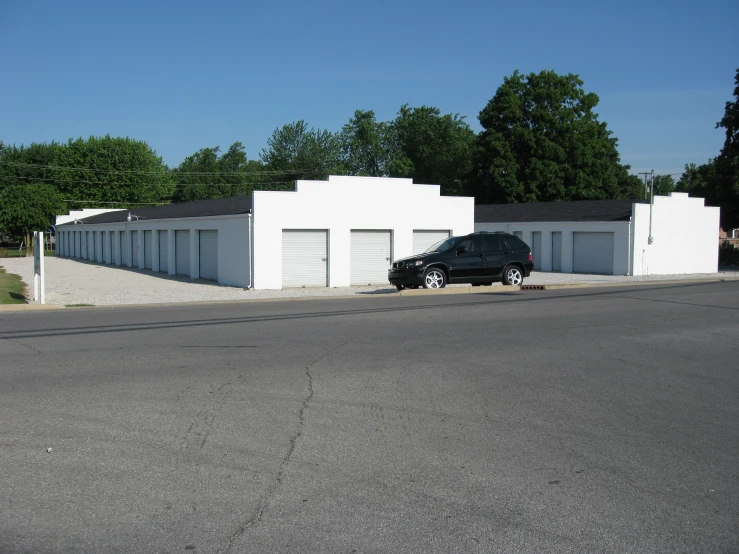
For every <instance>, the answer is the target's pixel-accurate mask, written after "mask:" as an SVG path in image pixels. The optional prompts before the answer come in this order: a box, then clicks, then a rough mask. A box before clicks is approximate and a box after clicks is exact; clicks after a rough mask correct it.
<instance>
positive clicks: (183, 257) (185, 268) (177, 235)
mask: <svg viewBox="0 0 739 554" xmlns="http://www.w3.org/2000/svg"><path fill="white" fill-rule="evenodd" d="M174 249H175V253H174V263H175V266H176V267H175V271H176V273H177V275H186V276H187V277H189V276H190V231H175V232H174Z"/></svg>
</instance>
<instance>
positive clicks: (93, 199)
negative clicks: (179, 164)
mask: <svg viewBox="0 0 739 554" xmlns="http://www.w3.org/2000/svg"><path fill="white" fill-rule="evenodd" d="M32 182H43V183H47V184H50V185H53V186H55V187H56V188H57V190H59V192H61V193H62V194H63V196H64V198H65V199H67V200H69V201H75V203H74V204H73V205H74V206H75V207H80V208H85V207H100V205H101V203H103V202H115V203H120V204H122V205H125V204H128V203H160V202H169V201H170V199H171V197H172V193H173V191H174V184H173V181H172V175H171V173H170V171H169V169H168V168H167V166H166V165H165V164H164V162H163V161H162V159H161V158H160V157H159V156H157V155H156V152H154V151H153V150H152V149H151V148H150V147H149V146H148V145H147V144H146V143H145V142H142V141H137V140H133V139H129V138H120V137H110V136H105V137H90V138H88V139H86V140H85V139H82V138H79V139H76V140H72V139H70V140H69V141H68V142H67V143H65V144H60V143H56V142H52V143H50V144H36V143H34V144H31V145H30V146H27V147H26V146H20V147H16V146H11V147H6V148H5V150H4V151H3V152H2V153H1V156H0V187H2V186H8V185H12V184H28V183H32Z"/></svg>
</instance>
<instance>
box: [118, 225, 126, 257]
mask: <svg viewBox="0 0 739 554" xmlns="http://www.w3.org/2000/svg"><path fill="white" fill-rule="evenodd" d="M118 261H119V262H120V264H121V265H128V257H127V254H126V232H125V231H121V232H120V233H119V237H118Z"/></svg>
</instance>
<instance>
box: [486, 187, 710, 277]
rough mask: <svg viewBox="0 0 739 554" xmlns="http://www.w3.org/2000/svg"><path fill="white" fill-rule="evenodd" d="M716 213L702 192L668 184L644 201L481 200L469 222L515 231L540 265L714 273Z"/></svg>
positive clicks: (575, 269)
mask: <svg viewBox="0 0 739 554" xmlns="http://www.w3.org/2000/svg"><path fill="white" fill-rule="evenodd" d="M650 213H651V224H650ZM719 215H720V208H714V207H709V206H705V205H704V200H703V199H702V198H690V197H689V196H688V194H685V193H676V192H673V193H671V194H670V196H655V197H654V205H653V206H652V207H651V208H650V204H649V202H648V201H633V200H583V201H577V202H539V203H533V204H490V205H480V206H475V230H476V231H506V232H509V233H513V234H516V235H518V236H519V237H520V238H522V239H523V241H524V242H526V243H527V244H529V245H530V246H531V251H532V254H533V257H534V269H535V270H539V271H562V272H570V273H602V274H606V275H669V274H685V273H716V272H717V271H718V246H717V244H716V236H717V233H718V230H719ZM650 233H651V234H650ZM650 237H651V238H650Z"/></svg>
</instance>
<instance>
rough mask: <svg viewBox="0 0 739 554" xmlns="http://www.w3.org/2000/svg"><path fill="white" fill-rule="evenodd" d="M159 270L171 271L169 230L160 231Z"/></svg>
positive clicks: (163, 271)
mask: <svg viewBox="0 0 739 554" xmlns="http://www.w3.org/2000/svg"><path fill="white" fill-rule="evenodd" d="M159 271H161V272H162V273H168V272H169V235H168V233H167V231H159Z"/></svg>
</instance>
